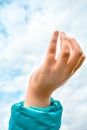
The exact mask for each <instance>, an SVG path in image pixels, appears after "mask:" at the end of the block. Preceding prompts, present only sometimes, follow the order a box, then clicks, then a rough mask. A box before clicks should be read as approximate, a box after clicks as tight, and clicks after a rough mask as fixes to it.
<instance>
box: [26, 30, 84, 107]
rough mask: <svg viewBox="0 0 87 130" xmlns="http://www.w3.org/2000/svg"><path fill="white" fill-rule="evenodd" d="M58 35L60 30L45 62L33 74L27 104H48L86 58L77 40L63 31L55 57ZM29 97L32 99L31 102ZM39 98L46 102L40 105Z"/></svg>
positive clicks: (53, 40) (54, 38)
mask: <svg viewBox="0 0 87 130" xmlns="http://www.w3.org/2000/svg"><path fill="white" fill-rule="evenodd" d="M58 35H59V32H57V31H55V32H54V34H53V36H52V39H51V41H50V44H49V47H48V51H47V54H46V58H45V61H44V63H43V64H42V65H41V66H40V67H39V68H38V69H37V70H36V71H35V72H34V73H33V74H32V76H31V78H30V80H29V84H28V93H27V96H26V99H25V106H29V105H37V106H41V107H44V106H46V105H47V104H48V102H49V98H50V96H51V94H52V92H53V91H54V90H55V89H57V88H58V87H60V86H61V85H63V84H64V83H66V81H67V80H68V79H69V78H70V77H71V76H72V75H73V74H74V73H75V72H76V71H77V70H78V68H79V67H80V66H81V65H82V63H83V61H84V59H85V55H84V54H83V52H82V50H81V48H80V46H79V45H78V43H77V41H76V40H75V39H72V38H70V37H68V36H66V35H65V33H63V32H62V33H61V34H60V53H59V55H58V57H57V59H55V56H56V48H57V39H58ZM29 92H30V93H29ZM29 95H30V96H29ZM33 96H35V101H33ZM27 97H28V98H29V99H30V100H32V101H31V102H30V101H29V100H28V98H27ZM37 100H38V101H41V102H44V103H45V104H44V103H42V104H41V105H39V104H38V103H36V102H37ZM29 102H30V103H29ZM27 103H28V104H27Z"/></svg>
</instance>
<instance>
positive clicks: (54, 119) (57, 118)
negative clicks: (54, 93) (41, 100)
mask: <svg viewBox="0 0 87 130" xmlns="http://www.w3.org/2000/svg"><path fill="white" fill-rule="evenodd" d="M61 116H62V105H61V103H60V102H59V101H58V100H54V99H53V98H51V99H50V106H48V107H45V108H40V107H34V106H31V107H29V108H26V107H24V102H19V103H16V104H14V105H13V106H12V108H11V117H10V121H9V130H59V128H60V126H61Z"/></svg>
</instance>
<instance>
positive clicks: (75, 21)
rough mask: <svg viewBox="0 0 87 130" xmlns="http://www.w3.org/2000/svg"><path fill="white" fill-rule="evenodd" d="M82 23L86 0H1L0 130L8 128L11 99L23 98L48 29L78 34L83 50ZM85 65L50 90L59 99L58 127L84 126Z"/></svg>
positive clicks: (86, 44) (85, 29) (86, 37)
mask: <svg viewBox="0 0 87 130" xmlns="http://www.w3.org/2000/svg"><path fill="white" fill-rule="evenodd" d="M86 24H87V1H86V0H72V1H70V0H61V1H60V0H21V1H20V0H0V130H7V129H8V121H9V116H10V107H11V105H12V104H13V103H15V102H18V101H21V100H23V99H24V95H25V92H26V87H27V81H28V78H29V76H30V74H31V73H32V71H33V70H34V69H36V68H37V67H38V66H39V65H40V64H41V63H42V61H43V59H44V56H45V53H46V50H47V46H48V43H49V40H50V37H51V35H52V32H53V31H54V30H60V31H64V32H66V33H67V34H68V35H70V36H72V37H74V38H76V39H77V41H78V42H79V44H80V46H81V47H82V49H83V51H84V53H85V55H87V25H86ZM86 66H87V61H85V62H84V64H83V66H82V68H81V69H79V70H78V72H77V73H76V74H75V75H74V76H73V77H72V78H71V79H70V80H69V82H68V83H67V84H66V85H64V87H62V88H60V89H58V90H56V91H55V92H54V93H53V95H52V96H53V97H54V98H55V99H58V100H60V101H61V103H62V105H63V109H64V110H63V117H62V127H61V130H87V86H86V85H87V81H86V77H87V72H86V71H87V68H86Z"/></svg>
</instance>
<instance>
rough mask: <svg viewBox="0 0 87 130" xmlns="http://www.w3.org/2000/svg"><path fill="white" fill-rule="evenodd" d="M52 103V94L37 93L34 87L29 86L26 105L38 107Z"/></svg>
mask: <svg viewBox="0 0 87 130" xmlns="http://www.w3.org/2000/svg"><path fill="white" fill-rule="evenodd" d="M49 105H50V96H49V95H46V94H45V93H43V94H40V93H37V92H36V91H35V90H34V89H32V87H31V86H29V87H28V90H27V93H26V96H25V102H24V106H25V107H29V106H37V107H42V108H44V107H47V106H49Z"/></svg>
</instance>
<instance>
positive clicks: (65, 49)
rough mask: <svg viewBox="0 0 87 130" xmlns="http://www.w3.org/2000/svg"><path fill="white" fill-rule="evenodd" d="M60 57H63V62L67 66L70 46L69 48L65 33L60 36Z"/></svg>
mask: <svg viewBox="0 0 87 130" xmlns="http://www.w3.org/2000/svg"><path fill="white" fill-rule="evenodd" d="M60 49H61V53H60V57H61V62H62V63H63V64H67V62H68V60H69V57H70V46H69V41H68V40H67V39H66V37H65V33H63V32H61V35H60Z"/></svg>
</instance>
